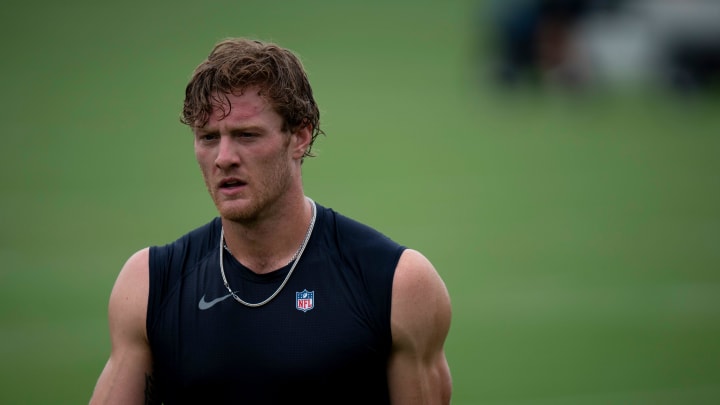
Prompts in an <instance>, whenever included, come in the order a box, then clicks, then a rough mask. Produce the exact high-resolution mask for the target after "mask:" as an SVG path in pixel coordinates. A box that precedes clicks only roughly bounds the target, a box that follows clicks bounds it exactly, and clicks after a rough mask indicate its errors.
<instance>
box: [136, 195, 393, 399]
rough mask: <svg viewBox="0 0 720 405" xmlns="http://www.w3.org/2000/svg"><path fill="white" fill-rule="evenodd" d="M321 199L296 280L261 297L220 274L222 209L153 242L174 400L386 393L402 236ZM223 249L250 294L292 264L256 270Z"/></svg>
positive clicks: (162, 374)
mask: <svg viewBox="0 0 720 405" xmlns="http://www.w3.org/2000/svg"><path fill="white" fill-rule="evenodd" d="M316 207H317V208H316V209H317V219H316V223H315V228H314V230H313V233H312V236H311V237H310V240H309V242H308V244H307V247H306V248H305V252H304V253H303V255H302V257H301V258H300V261H299V262H298V264H297V266H296V268H295V270H294V272H293V274H292V275H291V277H290V279H289V281H288V283H287V284H286V285H285V287H284V288H283V290H282V291H281V292H280V293H279V294H278V295H277V296H276V297H275V298H274V299H273V300H272V301H270V302H269V303H267V304H266V305H264V306H261V307H258V308H249V307H246V306H244V305H242V304H240V303H238V302H236V301H235V300H234V299H233V298H232V296H231V295H229V292H228V290H227V289H226V288H225V286H224V284H223V280H222V276H221V274H220V268H219V246H220V230H221V221H220V218H215V219H213V220H212V221H211V222H209V223H208V224H206V225H204V226H202V227H200V228H198V229H195V230H193V231H191V232H189V233H188V234H186V235H184V236H182V237H181V238H179V239H178V240H177V241H175V242H173V243H170V244H168V245H165V246H153V247H151V248H150V262H149V267H150V294H149V299H148V313H147V325H146V327H147V334H148V340H149V344H150V348H151V351H152V354H153V376H152V377H153V390H154V392H155V394H156V396H158V397H159V398H160V399H161V400H162V401H163V402H164V403H165V404H168V405H172V404H201V403H202V404H220V403H223V404H226V403H227V404H264V405H267V404H290V403H295V402H297V403H303V402H307V403H312V404H339V403H341V404H389V394H388V384H387V361H388V357H389V354H390V350H391V345H392V337H391V329H390V304H391V298H392V280H393V275H394V272H395V267H396V266H397V263H398V260H399V258H400V255H401V254H402V251H403V250H404V247H403V246H400V245H398V244H397V243H395V242H393V241H392V240H390V239H389V238H387V237H386V236H384V235H383V234H381V233H379V232H378V231H376V230H374V229H372V228H370V227H368V226H366V225H363V224H361V223H359V222H356V221H354V220H352V219H350V218H347V217H345V216H343V215H341V214H339V213H336V212H335V211H333V210H331V209H329V208H325V207H322V206H321V205H319V204H316ZM223 256H224V257H223V260H224V261H223V263H224V267H225V274H226V276H227V279H228V283H229V285H230V287H231V288H232V289H233V291H234V292H235V293H236V294H237V295H238V296H239V297H241V298H242V299H243V300H245V301H247V302H260V301H263V300H265V299H266V298H268V297H269V296H270V295H271V294H272V293H273V292H274V291H275V290H276V289H277V288H278V287H279V286H280V284H281V283H282V280H283V279H284V278H285V276H286V275H287V273H288V271H289V270H290V265H288V266H285V267H283V268H281V269H278V270H276V271H274V272H271V273H268V274H256V273H254V272H252V271H251V270H250V269H248V268H246V267H244V266H243V265H242V264H241V263H240V262H238V261H237V260H235V259H234V258H233V257H232V255H230V254H228V253H227V252H225V253H224V255H223Z"/></svg>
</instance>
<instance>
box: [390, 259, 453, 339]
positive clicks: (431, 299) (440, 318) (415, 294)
mask: <svg viewBox="0 0 720 405" xmlns="http://www.w3.org/2000/svg"><path fill="white" fill-rule="evenodd" d="M450 318H451V305H450V295H449V294H448V291H447V288H446V286H445V283H444V282H443V280H442V278H441V277H440V275H439V274H438V272H437V271H436V270H435V267H434V266H433V265H432V263H431V262H430V261H429V260H428V259H427V258H426V257H425V256H424V255H423V254H421V253H420V252H418V251H416V250H412V249H406V250H405V251H404V252H403V254H402V255H401V256H400V260H399V261H398V264H397V268H396V269H395V276H394V278H393V291H392V313H391V323H392V333H393V342H394V344H401V345H402V344H415V342H414V341H415V340H417V339H418V338H419V337H424V338H426V339H428V340H429V341H428V342H425V344H431V345H436V344H440V345H442V342H443V341H444V340H445V337H446V335H447V333H448V331H449V329H450Z"/></svg>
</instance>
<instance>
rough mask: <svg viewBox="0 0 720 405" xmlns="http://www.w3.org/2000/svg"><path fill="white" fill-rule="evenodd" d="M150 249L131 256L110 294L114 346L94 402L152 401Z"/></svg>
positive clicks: (127, 402) (111, 333)
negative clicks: (148, 318) (148, 324)
mask: <svg viewBox="0 0 720 405" xmlns="http://www.w3.org/2000/svg"><path fill="white" fill-rule="evenodd" d="M148 258H149V250H148V249H143V250H141V251H139V252H137V253H135V254H134V255H133V256H132V257H130V259H128V261H127V263H125V266H123V268H122V270H121V271H120V274H119V275H118V278H117V281H116V282H115V286H114V287H113V290H112V293H111V294H110V303H109V309H108V318H109V323H110V339H111V342H112V349H111V351H110V358H109V359H108V361H107V363H106V364H105V368H104V369H103V371H102V373H101V374H100V378H99V379H98V382H97V385H96V386H95V391H94V392H93V396H92V399H91V400H90V404H91V405H109V404H130V405H132V404H151V403H154V402H152V399H151V398H150V395H146V394H149V393H151V391H152V387H151V383H152V356H151V353H150V347H149V345H148V341H147V334H146V328H145V319H146V316H147V301H148V290H149V278H148V271H149V270H148Z"/></svg>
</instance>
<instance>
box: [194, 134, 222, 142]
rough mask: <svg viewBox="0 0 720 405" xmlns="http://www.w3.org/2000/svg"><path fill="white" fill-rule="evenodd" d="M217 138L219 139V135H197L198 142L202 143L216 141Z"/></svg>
mask: <svg viewBox="0 0 720 405" xmlns="http://www.w3.org/2000/svg"><path fill="white" fill-rule="evenodd" d="M219 137H220V135H218V134H215V133H209V134H202V135H198V140H200V141H202V142H212V141H214V140H216V139H218V138H219Z"/></svg>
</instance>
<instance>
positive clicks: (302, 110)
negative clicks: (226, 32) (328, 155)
mask: <svg viewBox="0 0 720 405" xmlns="http://www.w3.org/2000/svg"><path fill="white" fill-rule="evenodd" d="M251 86H258V87H259V88H260V95H262V96H263V97H265V98H266V99H267V100H268V102H269V103H270V105H271V106H272V107H273V108H274V109H275V111H276V112H277V113H278V114H279V115H280V116H281V117H282V118H283V127H282V130H283V131H295V130H297V129H298V128H301V127H304V126H306V125H310V126H311V129H312V139H311V141H310V145H309V146H308V149H307V151H306V152H305V155H304V156H303V157H312V156H314V155H313V154H312V152H311V150H312V145H313V143H314V142H315V139H316V138H317V136H318V135H319V134H322V133H323V131H322V130H321V129H320V111H319V109H318V107H317V104H316V103H315V99H314V98H313V92H312V88H311V87H310V82H309V80H308V78H307V74H306V72H305V69H304V68H303V65H302V62H301V61H300V59H299V58H298V57H297V56H296V55H295V54H293V52H292V51H290V50H288V49H284V48H281V47H280V46H278V45H276V44H273V43H267V42H262V41H257V40H249V39H245V38H228V39H225V40H223V41H220V42H218V43H217V44H216V45H215V47H214V48H213V50H212V52H210V55H209V56H208V57H207V59H206V60H205V61H203V62H202V63H201V64H200V65H199V66H198V67H197V68H196V69H195V71H194V72H193V75H192V78H191V79H190V82H189V83H188V85H187V87H186V88H185V101H184V103H183V110H182V116H181V117H180V121H181V122H182V123H183V124H185V125H188V126H191V127H193V126H194V127H202V126H204V125H205V124H207V122H208V120H209V118H210V114H211V113H212V111H213V108H214V107H216V108H218V109H220V111H222V112H223V117H225V116H227V115H228V114H229V113H230V103H229V100H228V99H227V95H228V94H237V93H238V92H239V93H242V92H243V91H244V90H245V89H246V88H248V87H251ZM222 97H224V99H223V98H222Z"/></svg>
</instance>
